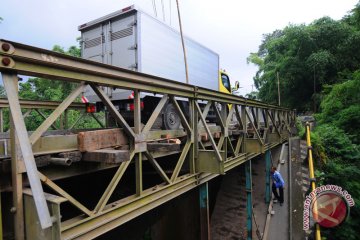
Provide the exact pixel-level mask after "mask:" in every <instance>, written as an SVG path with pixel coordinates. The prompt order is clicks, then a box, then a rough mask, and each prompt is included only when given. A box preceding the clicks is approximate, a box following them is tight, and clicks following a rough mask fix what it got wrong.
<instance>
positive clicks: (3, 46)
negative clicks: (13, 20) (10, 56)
mask: <svg viewBox="0 0 360 240" xmlns="http://www.w3.org/2000/svg"><path fill="white" fill-rule="evenodd" d="M1 48H2V50H3V51H4V52H7V51H9V50H10V44H8V43H3V44H2V45H1Z"/></svg>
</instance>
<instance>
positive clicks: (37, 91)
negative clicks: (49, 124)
mask: <svg viewBox="0 0 360 240" xmlns="http://www.w3.org/2000/svg"><path fill="white" fill-rule="evenodd" d="M52 50H53V51H55V52H59V53H62V54H66V55H70V56H74V57H80V56H81V49H80V48H79V47H77V46H71V47H69V48H68V49H67V50H65V49H64V48H63V47H61V46H59V45H55V46H54V47H53V49H52ZM77 86H78V84H77V83H72V82H67V81H56V80H49V79H44V78H30V79H29V80H28V81H26V82H23V83H20V84H19V97H20V98H22V99H29V100H39V101H62V100H64V99H65V98H66V97H67V96H68V95H69V94H70V93H71V92H72V91H73V90H74V89H75V88H76V87H77ZM76 101H78V102H80V98H77V100H76ZM43 113H44V114H45V115H49V114H50V113H51V111H50V110H46V111H43ZM79 116H80V112H79V111H74V110H70V111H69V112H68V122H69V124H70V125H71V124H73V123H74V122H75V121H76V119H78V117H79ZM42 122H43V117H42V116H40V115H39V114H38V113H37V112H35V111H32V112H31V114H30V115H29V116H28V117H27V118H26V119H25V124H26V126H27V129H28V130H35V129H36V128H37V127H38V126H40V124H41V123H42ZM55 125H57V126H59V125H60V122H59V120H57V122H56V123H55ZM78 126H79V127H80V128H94V127H98V126H99V125H98V123H97V122H96V121H95V120H94V119H93V118H91V117H90V118H87V117H85V118H83V119H82V120H81V122H80V123H79V124H78Z"/></svg>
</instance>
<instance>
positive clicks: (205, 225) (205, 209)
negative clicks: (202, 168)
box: [199, 182, 210, 240]
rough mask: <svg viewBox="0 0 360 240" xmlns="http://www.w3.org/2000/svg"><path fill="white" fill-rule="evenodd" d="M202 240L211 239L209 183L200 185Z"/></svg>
mask: <svg viewBox="0 0 360 240" xmlns="http://www.w3.org/2000/svg"><path fill="white" fill-rule="evenodd" d="M199 195H200V239H201V240H209V239H210V219H209V192H208V182H206V183H204V184H202V185H200V187H199Z"/></svg>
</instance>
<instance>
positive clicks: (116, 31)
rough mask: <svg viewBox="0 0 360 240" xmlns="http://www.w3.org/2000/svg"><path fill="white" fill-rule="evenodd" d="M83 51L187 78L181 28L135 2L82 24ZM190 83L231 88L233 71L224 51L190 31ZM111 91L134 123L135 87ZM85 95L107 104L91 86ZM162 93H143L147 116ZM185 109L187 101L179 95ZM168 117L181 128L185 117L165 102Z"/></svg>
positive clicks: (98, 58)
mask: <svg viewBox="0 0 360 240" xmlns="http://www.w3.org/2000/svg"><path fill="white" fill-rule="evenodd" d="M78 29H79V31H81V43H82V44H81V46H82V57H83V58H85V59H89V60H94V61H97V62H101V63H105V64H110V65H113V66H117V67H121V68H125V69H130V70H133V71H138V72H142V73H146V74H151V75H155V76H159V77H163V78H166V79H170V80H173V81H179V82H184V83H185V82H186V78H185V67H184V66H185V65H184V57H183V56H184V55H183V52H182V45H181V38H180V34H179V32H178V31H177V30H175V29H173V28H172V27H170V26H168V25H167V24H165V23H163V22H161V21H160V20H158V19H156V18H154V17H152V16H150V15H148V14H147V13H145V12H143V11H141V10H140V9H138V8H136V7H135V6H130V7H127V8H124V9H122V10H119V11H116V12H114V13H111V14H109V15H106V16H104V17H101V18H98V19H96V20H93V21H90V22H88V23H85V24H82V25H80V26H79V28H78ZM184 41H185V47H186V52H187V62H188V73H189V84H192V85H196V86H200V87H204V88H208V89H212V90H216V91H221V92H227V93H231V86H230V80H229V77H228V75H227V74H226V73H225V72H223V71H220V69H219V55H218V54H217V53H215V52H213V51H212V50H210V49H208V48H206V47H204V46H203V45H201V44H199V43H197V42H195V41H193V40H191V39H189V38H187V37H185V38H184ZM106 92H107V94H108V95H109V97H110V98H111V100H112V101H113V103H114V104H115V106H116V107H117V108H118V109H119V111H120V112H121V113H122V115H123V117H124V118H125V119H126V120H127V121H128V122H129V123H130V124H132V122H133V119H132V116H133V114H132V113H131V110H133V101H132V100H131V96H132V92H131V91H129V90H124V89H113V88H106ZM85 96H86V97H87V98H88V99H89V101H91V102H97V109H99V110H101V109H102V108H103V106H102V104H101V102H100V99H99V98H98V97H97V96H96V95H95V93H94V92H93V91H92V89H91V88H88V89H87V90H86V93H85ZM159 97H160V96H154V95H153V94H146V93H142V94H141V98H142V100H143V101H142V107H143V109H142V120H144V122H146V121H147V119H148V118H149V117H150V115H151V113H152V112H153V109H154V108H155V107H156V104H157V103H158V101H159V99H160V98H159ZM180 102H181V103H180V105H181V107H182V108H183V109H184V110H185V112H187V111H186V108H187V103H186V102H183V101H180ZM162 116H163V119H162V120H161V121H160V122H158V125H162V127H163V128H165V129H177V128H178V127H179V125H180V119H179V117H178V116H177V113H176V111H175V109H174V107H173V106H172V105H171V104H169V105H168V106H165V107H164V110H163V114H162Z"/></svg>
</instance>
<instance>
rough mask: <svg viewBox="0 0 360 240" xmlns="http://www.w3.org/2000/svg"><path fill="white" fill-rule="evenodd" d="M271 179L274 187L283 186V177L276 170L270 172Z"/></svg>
mask: <svg viewBox="0 0 360 240" xmlns="http://www.w3.org/2000/svg"><path fill="white" fill-rule="evenodd" d="M271 176H272V179H273V181H274V183H275V187H276V188H279V187H284V184H285V182H284V179H283V178H282V176H281V174H280V173H279V172H278V171H275V172H274V173H273V174H271Z"/></svg>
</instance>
